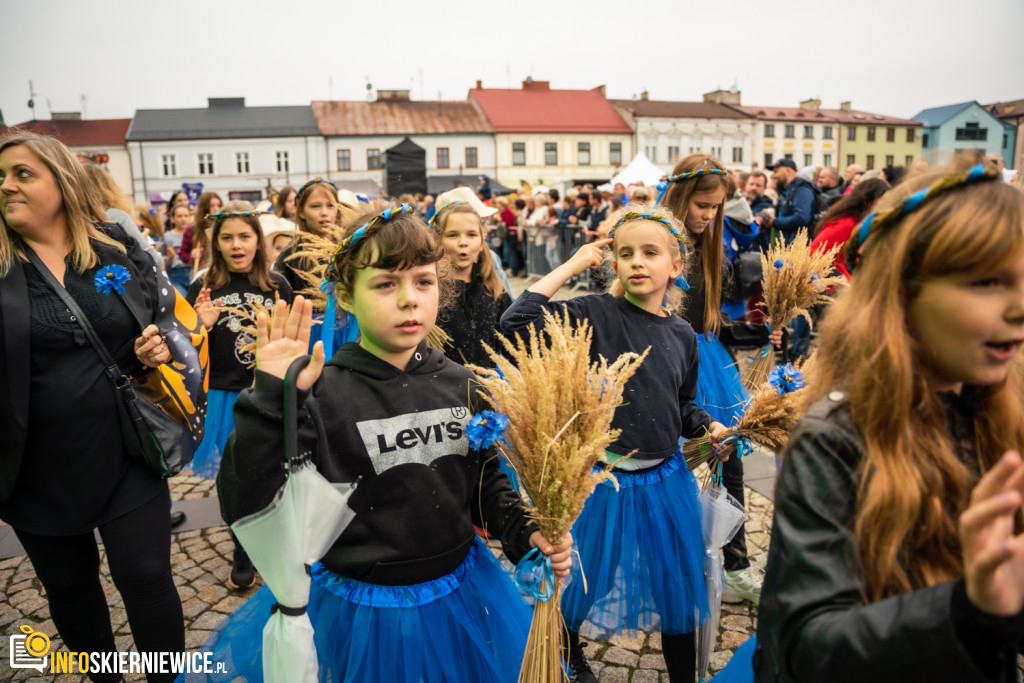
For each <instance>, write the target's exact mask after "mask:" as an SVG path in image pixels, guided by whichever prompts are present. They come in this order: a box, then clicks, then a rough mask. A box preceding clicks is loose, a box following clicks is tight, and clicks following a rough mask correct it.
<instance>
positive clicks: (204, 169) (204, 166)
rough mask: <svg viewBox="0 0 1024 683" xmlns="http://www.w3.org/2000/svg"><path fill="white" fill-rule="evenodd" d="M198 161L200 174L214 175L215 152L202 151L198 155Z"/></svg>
mask: <svg viewBox="0 0 1024 683" xmlns="http://www.w3.org/2000/svg"><path fill="white" fill-rule="evenodd" d="M196 162H197V165H198V166H199V175H213V154H212V153H210V152H200V153H199V154H197V155H196Z"/></svg>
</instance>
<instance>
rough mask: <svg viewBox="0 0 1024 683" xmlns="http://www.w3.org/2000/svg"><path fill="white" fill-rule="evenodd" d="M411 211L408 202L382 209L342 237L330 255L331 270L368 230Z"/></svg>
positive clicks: (370, 230)
mask: <svg viewBox="0 0 1024 683" xmlns="http://www.w3.org/2000/svg"><path fill="white" fill-rule="evenodd" d="M412 211H413V208H412V206H410V205H409V204H402V205H401V206H397V207H393V208H389V209H384V211H382V212H381V213H379V214H377V215H376V216H374V217H373V218H371V219H370V220H368V221H366V222H365V223H363V224H362V225H361V226H359V228H357V229H356V230H355V232H353V233H352V234H351V235H349V236H348V237H346V238H345V239H343V240H342V241H341V244H339V245H338V248H337V249H335V250H334V255H333V256H331V270H333V268H334V264H335V263H336V262H337V259H338V257H339V256H342V255H344V254H346V253H348V252H350V251H352V250H353V249H355V246H356V244H358V243H359V240H361V239H363V238H364V237H366V235H367V233H368V232H372V231H373V230H374V229H375V228H377V227H379V226H381V225H383V224H384V223H387V222H388V221H389V220H391V219H392V218H396V217H398V216H401V215H402V214H403V213H412Z"/></svg>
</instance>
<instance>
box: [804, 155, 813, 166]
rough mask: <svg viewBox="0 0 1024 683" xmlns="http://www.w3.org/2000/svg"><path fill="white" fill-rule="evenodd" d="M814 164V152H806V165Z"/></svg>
mask: <svg viewBox="0 0 1024 683" xmlns="http://www.w3.org/2000/svg"><path fill="white" fill-rule="evenodd" d="M813 164H814V155H813V154H805V155H804V166H812V165H813Z"/></svg>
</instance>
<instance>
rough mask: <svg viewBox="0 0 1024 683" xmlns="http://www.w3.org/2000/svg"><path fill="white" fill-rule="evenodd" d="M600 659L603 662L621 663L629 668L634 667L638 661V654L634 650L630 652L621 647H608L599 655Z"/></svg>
mask: <svg viewBox="0 0 1024 683" xmlns="http://www.w3.org/2000/svg"><path fill="white" fill-rule="evenodd" d="M601 661H602V662H604V663H605V664H621V665H623V666H628V667H630V668H633V667H636V665H637V663H638V662H639V661H640V657H639V655H637V654H636V653H634V652H630V651H629V650H626V649H624V648H621V647H610V648H608V650H607V651H606V652H605V653H604V655H602V656H601Z"/></svg>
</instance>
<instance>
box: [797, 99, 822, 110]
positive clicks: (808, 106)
mask: <svg viewBox="0 0 1024 683" xmlns="http://www.w3.org/2000/svg"><path fill="white" fill-rule="evenodd" d="M820 107H821V100H816V99H810V100H804V101H803V102H801V103H800V108H801V109H803V110H805V111H818V109H819V108H820Z"/></svg>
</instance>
